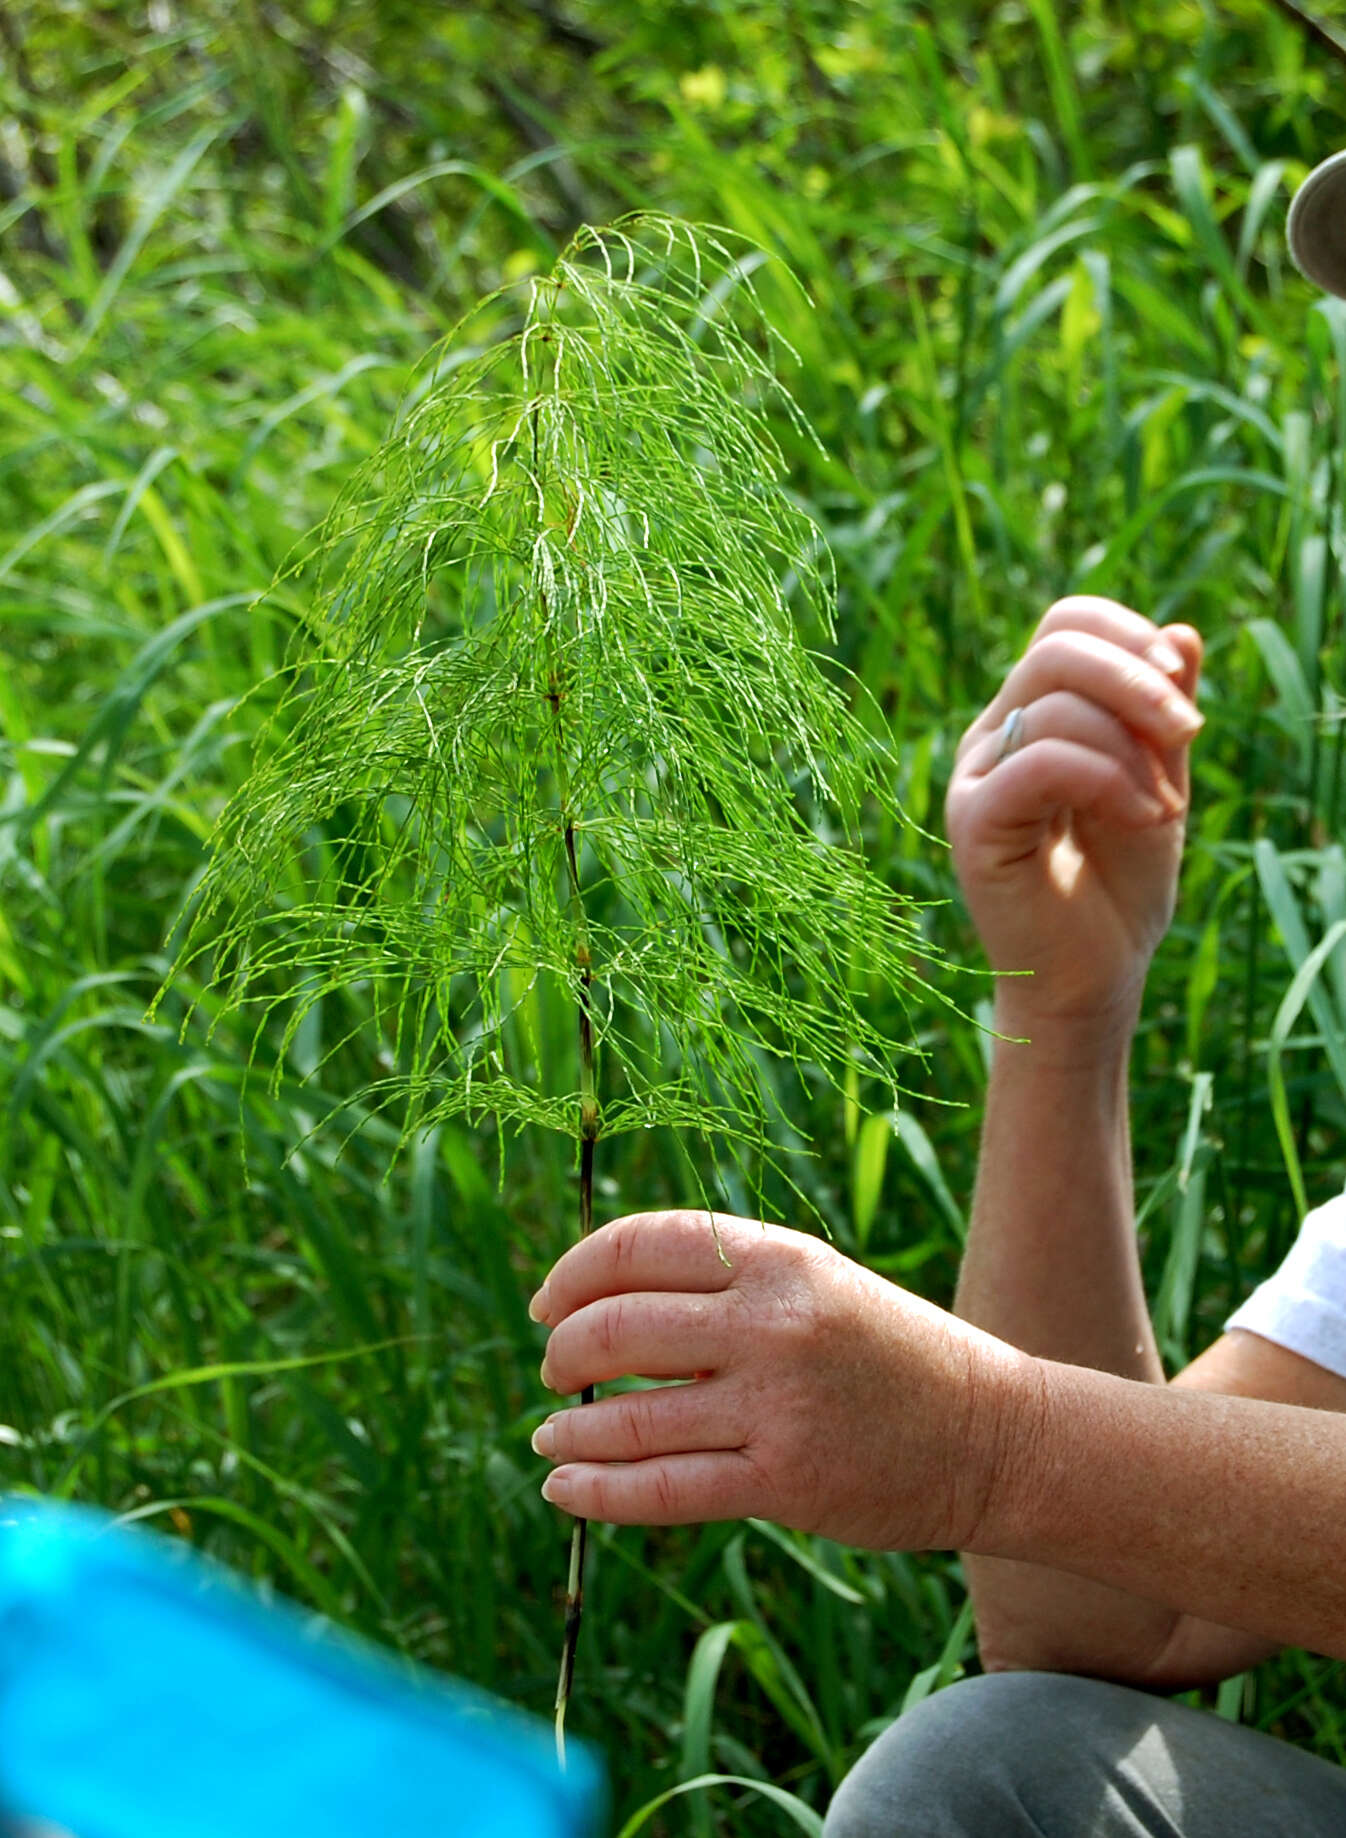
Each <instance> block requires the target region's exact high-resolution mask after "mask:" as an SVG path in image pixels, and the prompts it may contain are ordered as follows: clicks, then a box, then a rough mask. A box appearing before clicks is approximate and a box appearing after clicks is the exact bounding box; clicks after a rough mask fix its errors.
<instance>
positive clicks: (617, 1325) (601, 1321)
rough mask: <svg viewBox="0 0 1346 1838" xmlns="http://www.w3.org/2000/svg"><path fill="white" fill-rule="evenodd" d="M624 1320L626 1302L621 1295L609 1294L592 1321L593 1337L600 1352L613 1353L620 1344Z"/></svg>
mask: <svg viewBox="0 0 1346 1838" xmlns="http://www.w3.org/2000/svg"><path fill="white" fill-rule="evenodd" d="M625 1320H626V1303H625V1300H624V1299H623V1297H621V1296H610V1297H608V1299H607V1300H606V1301H605V1303H604V1305H603V1307H602V1308H601V1309H600V1311H599V1314H598V1319H597V1320H596V1321H595V1323H594V1338H595V1339H596V1340H597V1342H598V1348H599V1351H600V1352H601V1353H605V1354H608V1355H614V1354H615V1353H616V1351H617V1348H618V1346H619V1345H620V1344H621V1338H622V1329H623V1327H624V1325H625Z"/></svg>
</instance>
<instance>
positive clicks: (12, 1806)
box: [0, 1498, 603, 1838]
mask: <svg viewBox="0 0 1346 1838" xmlns="http://www.w3.org/2000/svg"><path fill="white" fill-rule="evenodd" d="M567 1760H568V1765H567V1768H566V1770H565V1771H564V1772H562V1770H561V1769H560V1768H559V1767H558V1765H557V1762H556V1756H555V1751H554V1748H553V1743H552V1736H551V1731H550V1729H549V1728H548V1727H547V1726H545V1725H543V1724H540V1723H535V1722H533V1721H532V1720H530V1719H525V1718H523V1717H522V1716H520V1715H519V1714H518V1713H517V1712H515V1711H513V1710H511V1709H509V1708H507V1707H506V1706H504V1705H501V1704H499V1703H497V1702H495V1701H494V1700H492V1699H490V1698H488V1697H486V1696H485V1695H484V1694H482V1693H479V1692H477V1691H475V1690H472V1689H471V1688H469V1687H466V1686H461V1685H457V1684H453V1685H450V1684H447V1683H445V1681H443V1680H442V1679H440V1678H439V1677H438V1676H436V1675H433V1674H430V1673H428V1672H426V1671H424V1670H422V1669H413V1668H412V1667H410V1666H405V1665H402V1664H399V1663H398V1662H397V1661H395V1660H393V1659H392V1658H390V1657H388V1656H386V1655H384V1654H381V1653H380V1652H378V1651H377V1650H376V1649H374V1648H372V1647H368V1646H365V1645H363V1644H361V1643H357V1642H355V1641H352V1640H351V1639H350V1638H349V1637H347V1636H335V1635H332V1634H330V1633H328V1632H323V1633H321V1634H315V1633H314V1632H313V1631H312V1630H311V1628H310V1626H309V1624H308V1623H307V1622H306V1621H305V1619H304V1618H303V1617H302V1616H301V1615H300V1614H299V1613H298V1612H297V1611H296V1610H294V1609H292V1608H287V1607H275V1608H273V1607H264V1606H263V1605H262V1604H261V1603H259V1602H258V1601H257V1600H256V1599H255V1598H253V1597H251V1596H249V1595H248V1594H246V1593H245V1591H244V1590H243V1589H242V1588H241V1587H240V1586H239V1584H238V1583H237V1581H236V1580H235V1579H234V1578H233V1576H232V1575H231V1574H230V1572H228V1571H227V1570H224V1569H222V1568H221V1567H219V1566H217V1565H214V1564H210V1563H207V1562H205V1561H203V1560H202V1559H200V1558H198V1557H195V1556H193V1555H192V1554H191V1553H190V1552H189V1551H187V1550H186V1549H185V1548H181V1547H178V1546H177V1545H175V1544H174V1543H172V1542H171V1541H170V1540H168V1539H165V1538H161V1537H158V1536H157V1535H155V1534H151V1533H147V1532H132V1531H129V1530H126V1529H124V1528H120V1527H117V1526H114V1525H112V1524H111V1522H110V1521H108V1520H106V1519H104V1518H102V1517H100V1516H99V1515H97V1514H94V1513H90V1512H85V1511H83V1510H80V1509H76V1508H71V1507H57V1506H51V1505H47V1504H44V1503H40V1502H35V1501H30V1500H23V1499H17V1498H10V1499H0V1830H3V1829H4V1820H5V1819H9V1820H11V1821H13V1820H16V1819H21V1818H31V1819H40V1820H44V1821H50V1822H51V1823H53V1824H55V1825H57V1826H60V1827H63V1828H64V1829H65V1830H66V1831H68V1832H69V1833H71V1834H73V1838H309V1835H310V1834H312V1838H357V1835H358V1838H376V1835H379V1834H384V1833H387V1834H390V1835H391V1838H457V1835H458V1834H460V1833H461V1834H463V1835H464V1838H589V1835H590V1834H592V1833H594V1832H596V1831H597V1829H598V1821H599V1818H600V1815H601V1811H602V1801H603V1794H602V1783H601V1777H600V1772H599V1768H598V1765H597V1763H596V1762H595V1760H594V1758H593V1756H592V1755H591V1754H589V1753H588V1752H587V1751H586V1750H584V1749H581V1748H579V1747H578V1746H577V1745H574V1744H572V1745H570V1750H569V1754H568V1758H567Z"/></svg>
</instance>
